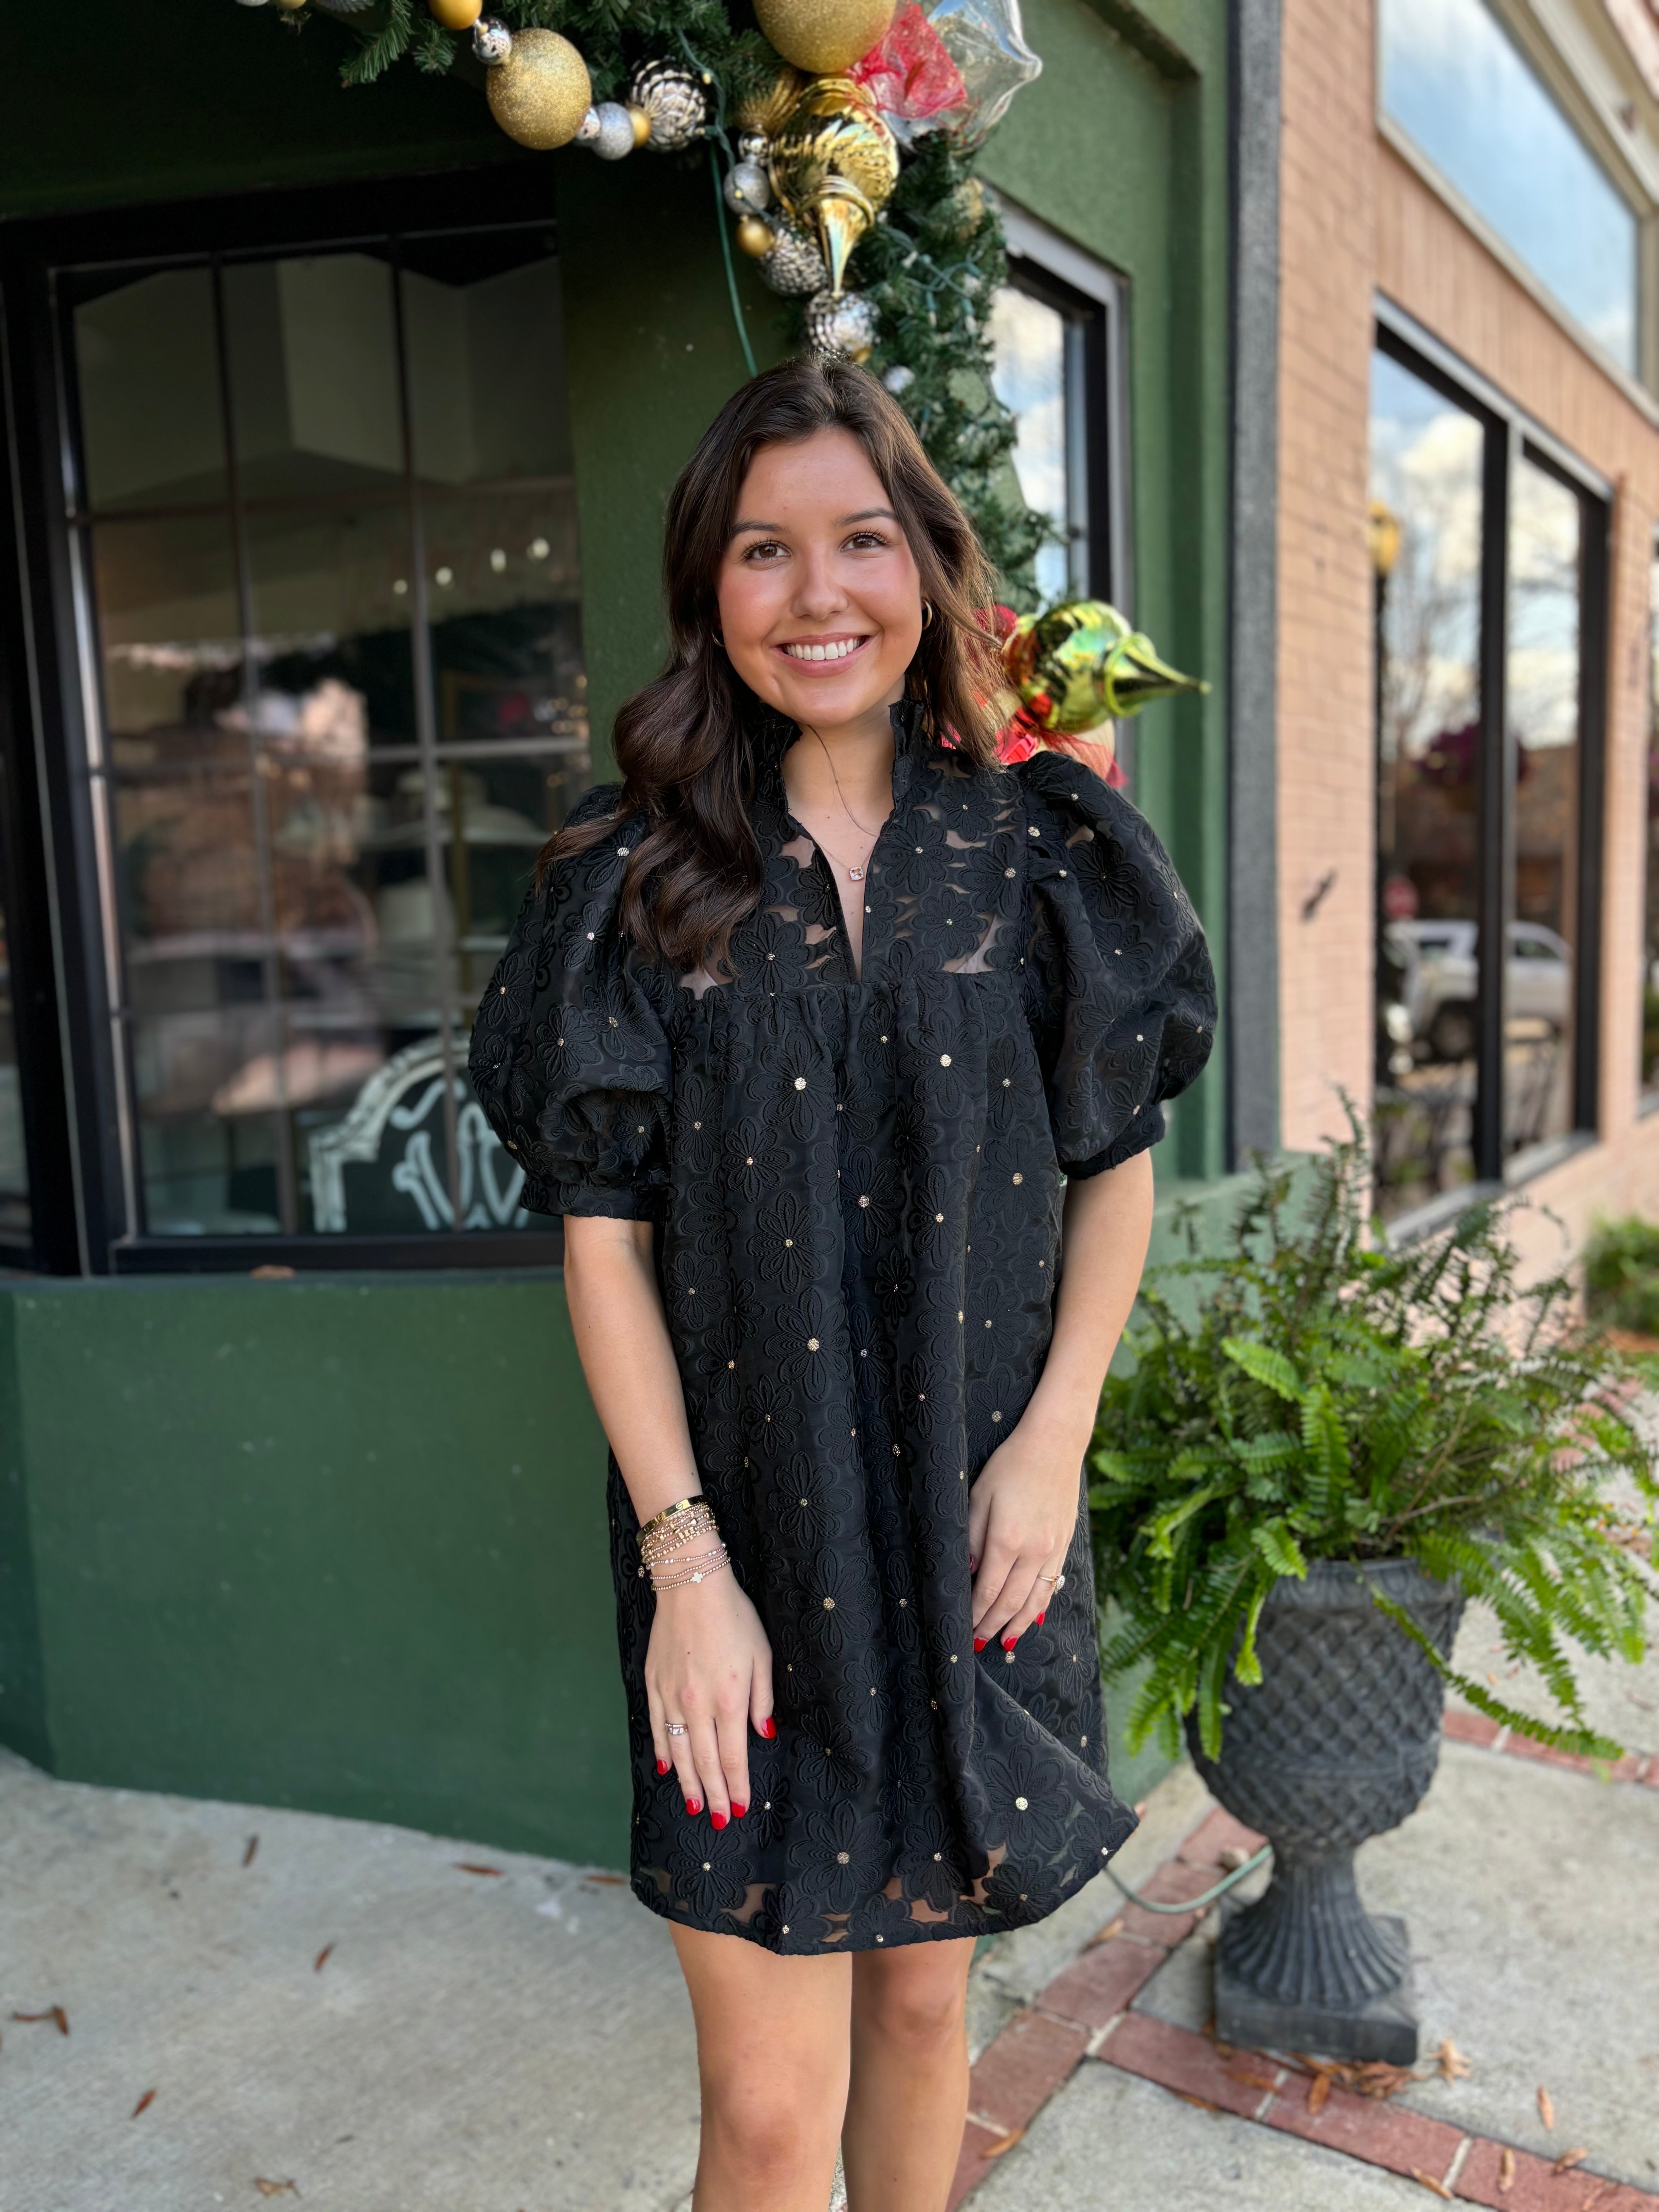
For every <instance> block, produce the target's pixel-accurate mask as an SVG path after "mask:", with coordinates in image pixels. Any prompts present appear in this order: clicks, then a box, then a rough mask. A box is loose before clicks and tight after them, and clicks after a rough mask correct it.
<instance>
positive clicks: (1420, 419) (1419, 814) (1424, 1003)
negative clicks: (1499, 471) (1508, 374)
mask: <svg viewBox="0 0 1659 2212" xmlns="http://www.w3.org/2000/svg"><path fill="white" fill-rule="evenodd" d="M1481 453H1482V428H1481V425H1480V422H1479V421H1477V420H1476V418H1475V417H1474V416H1472V415H1471V414H1469V413H1468V411H1467V410H1465V409H1463V408H1461V407H1459V406H1457V405H1455V404H1454V403H1453V402H1452V401H1450V400H1449V399H1448V398H1445V397H1443V394H1442V393H1441V392H1438V391H1437V390H1436V389H1435V388H1434V387H1433V386H1430V385H1428V384H1425V382H1424V381H1423V380H1421V379H1420V378H1419V377H1416V376H1413V374H1412V373H1411V372H1410V370H1409V369H1407V368H1403V367H1402V366H1401V364H1400V363H1399V362H1396V361H1394V360H1392V359H1390V358H1389V356H1388V355H1386V354H1381V353H1379V354H1377V355H1376V356H1374V359H1373V362H1372V370H1371V541H1372V553H1373V559H1374V566H1375V570H1376V630H1377V636H1376V665H1377V671H1378V677H1377V700H1376V711H1377V794H1376V833H1377V906H1378V916H1377V921H1378V936H1377V963H1376V991H1377V1008H1376V1034H1377V1070H1376V1132H1375V1135H1376V1175H1377V1186H1378V1203H1379V1206H1380V1207H1381V1209H1382V1211H1383V1212H1384V1213H1385V1214H1389V1213H1395V1212H1401V1211H1403V1210H1404V1209H1405V1208H1406V1207H1407V1206H1411V1205H1413V1204H1417V1203H1420V1202H1421V1200H1424V1199H1425V1198H1427V1197H1429V1196H1431V1195H1432V1194H1434V1193H1435V1192H1437V1191H1440V1190H1443V1189H1449V1188H1452V1187H1454V1186H1455V1184H1457V1183H1459V1182H1468V1180H1470V1179H1471V1177H1472V1176H1473V1174H1474V1155H1473V1150H1472V1146H1473V1138H1474V1085H1475V1044H1476V1028H1475V947H1476V943H1477V939H1478V934H1479V932H1478V925H1477V921H1476V896H1477V889H1478V885H1477V877H1476V871H1477V867H1478V865H1479V861H1478V854H1477V848H1476V833H1475V811H1476V788H1477V786H1476V769H1477V751H1478V747H1479V743H1480V542H1481Z"/></svg>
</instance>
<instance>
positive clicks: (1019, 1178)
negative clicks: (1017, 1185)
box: [1014, 1175, 1025, 1182]
mask: <svg viewBox="0 0 1659 2212" xmlns="http://www.w3.org/2000/svg"><path fill="white" fill-rule="evenodd" d="M1024 1180H1025V1178H1024V1176H1023V1175H1017V1176H1015V1177H1014V1181H1015V1182H1024Z"/></svg>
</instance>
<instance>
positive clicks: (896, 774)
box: [751, 698, 930, 813]
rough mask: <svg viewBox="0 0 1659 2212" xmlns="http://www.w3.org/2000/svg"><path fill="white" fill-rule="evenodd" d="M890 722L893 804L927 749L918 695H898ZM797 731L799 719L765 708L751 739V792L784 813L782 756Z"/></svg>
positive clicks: (922, 707) (901, 796)
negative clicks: (752, 762)
mask: <svg viewBox="0 0 1659 2212" xmlns="http://www.w3.org/2000/svg"><path fill="white" fill-rule="evenodd" d="M887 712H888V714H889V716H890V719H891V721H892V725H893V805H894V806H895V807H897V806H899V805H901V804H902V801H903V799H904V795H905V793H906V792H907V790H908V788H909V784H910V779H911V776H912V775H913V773H914V772H915V769H916V768H917V767H918V766H919V765H920V764H921V762H922V761H923V760H924V759H925V758H926V757H927V753H928V751H929V750H930V740H929V738H928V735H927V708H926V705H925V704H924V702H922V701H921V700H920V699H909V698H905V699H900V700H898V701H897V702H896V703H895V704H894V705H893V706H891V707H890V708H888V710H887ZM799 735H800V725H799V722H792V721H791V720H790V719H789V717H788V716H787V714H775V713H773V712H772V711H771V710H770V709H768V710H767V711H766V713H765V714H764V715H763V718H762V720H760V722H759V724H758V725H757V728H756V730H755V734H754V737H753V739H752V741H751V742H752V744H753V746H754V760H755V795H756V797H757V799H768V800H769V801H770V802H771V803H772V804H773V805H775V806H777V807H780V808H781V809H782V810H783V811H785V812H786V813H787V811H788V797H787V793H786V792H785V790H784V785H783V757H784V755H785V754H786V753H787V751H788V750H789V748H790V746H791V745H793V744H794V742H795V740H796V738H798V737H799Z"/></svg>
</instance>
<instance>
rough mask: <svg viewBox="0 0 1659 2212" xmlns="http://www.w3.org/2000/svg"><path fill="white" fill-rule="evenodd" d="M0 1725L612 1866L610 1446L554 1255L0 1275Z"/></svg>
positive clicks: (57, 1754) (617, 1755) (618, 1764)
mask: <svg viewBox="0 0 1659 2212" xmlns="http://www.w3.org/2000/svg"><path fill="white" fill-rule="evenodd" d="M0 1332H3V1333H0V1358H3V1362H4V1364H3V1365H0V1410H3V1412H4V1413H5V1414H6V1416H7V1433H6V1447H7V1449H6V1458H5V1462H4V1464H3V1474H4V1489H3V1499H4V1503H3V1506H0V1545H3V1559H4V1570H3V1572H4V1579H3V1582H0V1597H3V1602H4V1618H3V1624H0V1658H3V1666H4V1673H3V1692H4V1693H3V1696H0V1716H3V1718H0V1737H3V1739H4V1741H7V1742H8V1743H9V1744H11V1745H13V1746H14V1747H15V1748H16V1749H17V1750H19V1751H21V1752H22V1753H25V1754H26V1755H27V1756H28V1757H30V1758H32V1759H38V1760H40V1761H41V1762H42V1763H43V1764H45V1765H47V1766H48V1767H50V1769H51V1770H52V1771H53V1772H55V1773H58V1774H60V1775H64V1776H68V1777H71V1778H78V1779H81V1780H85V1781H94V1782H104V1783H117V1784H125V1785H128V1786H130V1787H132V1788H136V1789H143V1790H177V1791H179V1792H182V1793H184V1794H185V1795H188V1796H217V1797H227V1798H233V1799H245V1800H247V1801H249V1802H255V1803H262V1804H273V1805H297V1806H305V1807H307V1808H312V1809H313V1810H316V1811H323V1812H332V1813H346V1814H356V1815H358V1816H360V1817H362V1818H365V1819H373V1820H396V1821H399V1822H404V1823H407V1824H409V1825H410V1826H416V1827H421V1828H428V1829H432V1830H436V1831H440V1832H448V1833H453V1834H461V1835H467V1836H473V1837H477V1838H482V1839H483V1840H486V1841H489V1842H493V1843H496V1844H502V1845H508V1846H516V1847H519V1848H523V1849H533V1850H546V1851H551V1852H555V1853H557V1854H559V1855H561V1856H564V1857H575V1858H579V1859H586V1860H598V1861H601V1862H605V1863H612V1864H614V1863H617V1862H618V1861H619V1860H620V1859H621V1858H622V1857H623V1855H624V1852H623V1838H624V1836H625V1833H626V1826H627V1762H626V1758H625V1754H624V1752H623V1706H622V1695H621V1691H620V1688H619V1686H618V1680H617V1641H616V1628H615V1621H614V1615H613V1612H612V1606H611V1577H610V1570H609V1564H608V1559H607V1553H606V1547H605V1505H604V1474H605V1445H604V1440H603V1437H602V1436H601V1434H600V1431H599V1425H598V1423H597V1421H596V1420H595V1419H594V1416H593V1413H592V1410H591V1408H590V1407H589V1405H588V1401H587V1395H586V1390H585V1389H584V1388H583V1385H582V1382H581V1376H580V1371H579V1370H578V1368H577V1365H576V1358H575V1352H574V1348H573V1346H572V1344H571V1340H570V1331H569V1324H568V1319H567V1316H566V1312H565V1304H564V1290H563V1285H562V1283H561V1281H560V1280H559V1279H557V1277H556V1276H552V1275H544V1276H533V1277H526V1276H525V1275H514V1276H512V1277H509V1278H497V1279H479V1278H478V1277H476V1276H466V1277H463V1276H456V1275H448V1276H436V1275H435V1276H428V1277H420V1278H416V1279H412V1280H410V1281H406V1282H405V1281H400V1280H397V1279H386V1278H380V1279H375V1280H374V1281H373V1282H372V1283H371V1282H369V1281H368V1280H357V1279H342V1278H339V1277H314V1278H312V1279H302V1280H300V1281H297V1282H292V1283H254V1282H249V1281H246V1280H237V1281H225V1280H222V1279H221V1280H214V1279H202V1278H197V1279H186V1280H183V1281H179V1280H173V1281H152V1282H143V1283H131V1282H127V1283H118V1284H79V1283H76V1284H63V1285H58V1284H34V1285H29V1286H27V1287H26V1288H25V1287H21V1286H9V1287H8V1289H7V1290H6V1291H5V1292H4V1294H3V1295H0Z"/></svg>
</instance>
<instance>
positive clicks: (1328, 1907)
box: [1188, 1559, 1463, 2066]
mask: <svg viewBox="0 0 1659 2212" xmlns="http://www.w3.org/2000/svg"><path fill="white" fill-rule="evenodd" d="M1371 1584H1375V1586H1376V1588H1377V1589H1380V1590H1381V1591H1382V1592H1383V1595H1385V1596H1387V1597H1389V1598H1391V1599H1392V1600H1393V1601H1394V1602H1395V1604H1396V1605H1398V1606H1400V1607H1401V1609H1402V1610H1403V1611H1404V1612H1406V1613H1408V1614H1409V1615H1410V1616H1411V1618H1412V1619H1413V1620H1414V1621H1415V1622H1416V1623H1417V1625H1418V1626H1419V1627H1420V1628H1421V1629H1422V1630H1423V1632H1424V1633H1425V1635H1426V1636H1427V1637H1428V1638H1429V1639H1430V1641H1431V1643H1432V1644H1434V1646H1435V1648H1436V1649H1437V1650H1439V1651H1441V1652H1442V1653H1443V1654H1446V1655H1449V1653H1450V1650H1451V1646H1452V1639H1453V1638H1454V1637H1455V1635H1456V1633H1457V1624H1458V1620H1459V1618H1460V1617H1461V1615H1462V1610H1463V1601H1462V1596H1461V1595H1459V1593H1458V1592H1457V1591H1456V1590H1455V1589H1453V1588H1451V1587H1449V1585H1447V1584H1446V1583H1437V1582H1431V1581H1430V1580H1429V1578H1428V1577H1426V1576H1425V1575H1424V1574H1422V1573H1421V1572H1420V1571H1419V1569H1418V1568H1417V1567H1416V1566H1414V1565H1413V1563H1412V1562H1411V1561H1410V1560H1409V1559H1390V1560H1383V1561H1380V1562H1377V1563H1376V1564H1374V1565H1365V1566H1364V1567H1355V1566H1350V1565H1344V1564H1341V1563H1340V1562H1337V1561H1334V1560H1317V1561H1316V1562H1315V1563H1314V1564H1313V1565H1311V1566H1310V1568H1309V1570H1308V1576H1307V1579H1306V1581H1305V1582H1297V1581H1295V1580H1292V1579H1289V1578H1287V1579H1285V1580H1284V1581H1281V1582H1279V1583H1277V1584H1276V1585H1275V1587H1274V1589H1273V1593H1272V1595H1271V1596H1270V1597H1269V1598H1268V1601H1267V1604H1266V1606H1264V1607H1263V1608H1262V1613H1261V1625H1260V1627H1259V1630H1258V1632H1257V1637H1256V1648H1257V1650H1258V1651H1259V1652H1260V1654H1261V1674H1262V1680H1261V1683H1260V1685H1259V1686H1255V1687H1253V1688H1248V1689H1247V1688H1245V1687H1244V1686H1242V1685H1241V1684H1240V1683H1239V1682H1238V1681H1237V1680H1232V1679H1230V1680H1229V1681H1228V1685H1227V1693H1226V1695H1227V1704H1228V1705H1229V1706H1230V1707H1231V1711H1230V1712H1229V1714H1228V1716H1227V1718H1226V1720H1225V1724H1224V1727H1223V1731H1222V1742H1221V1756H1220V1757H1219V1759H1206V1757H1205V1756H1204V1754H1203V1753H1202V1751H1201V1750H1200V1747H1199V1743H1198V1737H1197V1730H1196V1729H1195V1727H1194V1726H1193V1724H1192V1723H1190V1722H1189V1723H1188V1739H1189V1741H1190V1742H1191V1745H1192V1750H1193V1757H1194V1761H1195V1763H1196V1765H1197V1767H1198V1771H1199V1772H1200V1774H1201V1775H1202V1776H1203V1778H1204V1780H1205V1782H1206V1784H1208V1786H1209V1788H1210V1790H1212V1792H1213V1794H1214V1795H1215V1796H1217V1797H1218V1798H1219V1800H1220V1801H1221V1802H1222V1804H1223V1805H1225V1807H1226V1808H1227V1810H1228V1811H1229V1812H1230V1813H1231V1814H1232V1815H1233V1816H1234V1818H1235V1819H1236V1820H1243V1822H1244V1823H1245V1825H1246V1826H1248V1827H1251V1828H1255V1829H1256V1830H1258V1831H1259V1832H1261V1834H1262V1835H1264V1836H1266V1837H1267V1839H1268V1841H1269V1842H1270V1843H1271V1844H1272V1845H1273V1880H1272V1882H1271V1883H1270V1884H1269V1886H1268V1887H1267V1892H1266V1893H1265V1894H1264V1895H1263V1896H1261V1898H1259V1899H1256V1901H1255V1903H1254V1904H1250V1905H1236V1906H1234V1907H1233V1909H1232V1910H1231V1911H1229V1912H1228V1913H1227V1914H1226V1916H1225V1919H1224V1923H1223V1926H1222V1931H1221V1938H1220V1942H1219V1944H1218V1947H1217V1952H1216V2033H1217V2034H1218V2036H1220V2037H1221V2038H1222V2039H1223V2040H1224V2041H1225V2042H1228V2043H1237V2044H1245V2045H1254V2046H1255V2047H1258V2048H1261V2047H1264V2046H1265V2047H1267V2048H1269V2049H1274V2050H1288V2051H1320V2052H1323V2053H1324V2054H1326V2055H1327V2056H1328V2057H1339V2058H1358V2059H1372V2058H1381V2059H1386V2060H1388V2061H1389V2062H1390V2063H1393V2064H1395V2065H1399V2066H1408V2065H1410V2064H1411V2063H1413V2060H1414V2059H1415V2058H1416V2057H1417V2021H1416V2016H1415V2015H1414V2013H1413V2008H1412V1990H1411V1957H1410V1953H1409V1951H1408V1949H1407V1940H1406V1923H1404V1921H1403V1920H1401V1919H1399V1918H1397V1917H1394V1916H1392V1915H1387V1916H1383V1917H1379V1918H1376V1919H1373V1918H1372V1917H1371V1916H1370V1914H1369V1913H1368V1912H1367V1911H1365V1908H1364V1905H1362V1904H1361V1903H1360V1901H1359V1893H1358V1888H1357V1887H1356V1886H1355V1882H1354V1866H1353V1855H1354V1851H1355V1850H1356V1848H1357V1847H1358V1845H1359V1844H1363V1843H1364V1840H1365V1838H1367V1837H1368V1836H1376V1835H1381V1834H1382V1833H1383V1831H1384V1830H1385V1829H1389V1828H1395V1827H1398V1826H1399V1825H1400V1823H1401V1821H1402V1820H1405V1819H1406V1818H1407V1816H1408V1815H1409V1814H1412V1813H1413V1812H1414V1811H1415V1810H1416V1808H1417V1807H1418V1805H1419V1803H1420V1802H1422V1799H1423V1796H1424V1794H1425V1791H1426V1790H1427V1789H1428V1786H1429V1784H1430V1783H1431V1781H1432V1780H1433V1778H1434V1770H1435V1766H1436V1764H1437V1761H1438V1759H1439V1756H1440V1722H1441V1712H1442V1705H1443V1697H1442V1689H1441V1682H1440V1677H1439V1676H1438V1675H1437V1674H1436V1672H1435V1670H1434V1668H1433V1667H1432V1666H1431V1664H1430V1662H1429V1660H1428V1658H1427V1656H1426V1655H1425V1653H1423V1652H1422V1651H1420V1650H1418V1649H1417V1647H1416V1646H1415V1645H1414V1644H1413V1643H1412V1642H1411V1641H1410V1639H1409V1638H1407V1636H1406V1634H1405V1633H1404V1632H1403V1631H1402V1630H1401V1629H1400V1628H1399V1627H1397V1626H1395V1623H1394V1622H1393V1621H1391V1620H1389V1618H1388V1616H1387V1614H1386V1613H1383V1612H1381V1611H1379V1609H1378V1608H1377V1607H1376V1606H1375V1605H1373V1604H1372V1602H1371V1599H1370V1588H1369V1585H1371Z"/></svg>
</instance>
